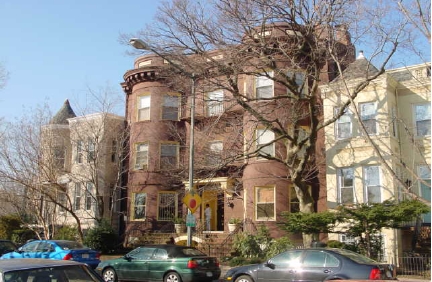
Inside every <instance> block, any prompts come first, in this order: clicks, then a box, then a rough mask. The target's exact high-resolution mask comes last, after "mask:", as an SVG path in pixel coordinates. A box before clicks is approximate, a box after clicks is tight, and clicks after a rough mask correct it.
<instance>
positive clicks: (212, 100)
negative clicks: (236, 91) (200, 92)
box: [206, 89, 224, 116]
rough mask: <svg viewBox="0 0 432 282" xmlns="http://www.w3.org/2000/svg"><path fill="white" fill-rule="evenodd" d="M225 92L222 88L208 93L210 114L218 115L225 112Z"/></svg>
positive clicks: (207, 103) (207, 102)
mask: <svg viewBox="0 0 432 282" xmlns="http://www.w3.org/2000/svg"><path fill="white" fill-rule="evenodd" d="M223 101H224V93H223V90H222V89H219V90H215V91H211V92H209V93H207V101H206V108H207V115H208V116H217V115H220V114H221V113H223V111H224V105H223Z"/></svg>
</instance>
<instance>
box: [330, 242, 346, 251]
mask: <svg viewBox="0 0 432 282" xmlns="http://www.w3.org/2000/svg"><path fill="white" fill-rule="evenodd" d="M327 246H328V247H329V248H338V249H344V248H345V243H342V242H340V241H338V240H329V241H328V242H327Z"/></svg>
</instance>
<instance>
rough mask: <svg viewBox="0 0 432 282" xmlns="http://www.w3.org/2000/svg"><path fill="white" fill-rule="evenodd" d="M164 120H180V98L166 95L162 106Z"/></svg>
mask: <svg viewBox="0 0 432 282" xmlns="http://www.w3.org/2000/svg"><path fill="white" fill-rule="evenodd" d="M162 119H163V120H178V119H179V96H173V95H164V100H163V106H162Z"/></svg>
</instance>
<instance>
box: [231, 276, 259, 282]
mask: <svg viewBox="0 0 432 282" xmlns="http://www.w3.org/2000/svg"><path fill="white" fill-rule="evenodd" d="M235 282H254V281H253V279H252V278H251V277H250V276H247V275H242V276H239V277H238V278H237V279H236V280H235Z"/></svg>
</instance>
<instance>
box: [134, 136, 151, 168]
mask: <svg viewBox="0 0 432 282" xmlns="http://www.w3.org/2000/svg"><path fill="white" fill-rule="evenodd" d="M148 155H149V145H148V143H144V142H143V143H137V144H135V165H134V168H135V169H138V170H139V169H148Z"/></svg>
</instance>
